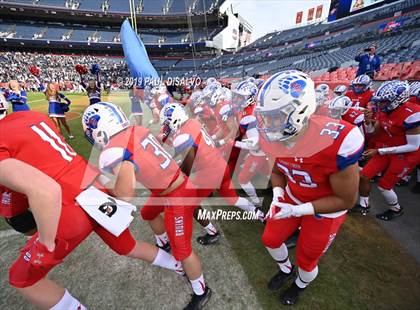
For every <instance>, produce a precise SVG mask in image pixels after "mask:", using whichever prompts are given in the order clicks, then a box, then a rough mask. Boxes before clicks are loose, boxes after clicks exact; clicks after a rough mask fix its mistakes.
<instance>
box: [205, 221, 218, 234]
mask: <svg viewBox="0 0 420 310" xmlns="http://www.w3.org/2000/svg"><path fill="white" fill-rule="evenodd" d="M204 229H205V230H206V232H207V233H208V234H209V235H211V236H213V235H215V234H217V229H216V227H214V226H213V224H212V223H209V224H208V225H207V226H206V227H204Z"/></svg>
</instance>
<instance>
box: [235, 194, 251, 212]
mask: <svg viewBox="0 0 420 310" xmlns="http://www.w3.org/2000/svg"><path fill="white" fill-rule="evenodd" d="M235 207H238V208H239V209H242V210H244V211H251V212H254V211H255V206H254V205H253V204H252V203H251V202H250V201H249V200H248V199H245V198H244V197H239V198H238V200H236V202H235Z"/></svg>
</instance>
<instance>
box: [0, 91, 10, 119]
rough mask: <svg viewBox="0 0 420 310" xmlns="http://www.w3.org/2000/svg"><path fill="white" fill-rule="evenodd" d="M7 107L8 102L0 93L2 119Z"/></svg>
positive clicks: (0, 114) (0, 116) (0, 117)
mask: <svg viewBox="0 0 420 310" xmlns="http://www.w3.org/2000/svg"><path fill="white" fill-rule="evenodd" d="M8 109H9V102H8V101H7V100H6V98H5V97H4V95H3V94H2V93H0V119H3V118H5V117H6V115H7V110H8Z"/></svg>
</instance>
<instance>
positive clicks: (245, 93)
mask: <svg viewBox="0 0 420 310" xmlns="http://www.w3.org/2000/svg"><path fill="white" fill-rule="evenodd" d="M254 81H255V79H254ZM257 93H258V88H257V86H256V85H255V84H254V83H253V82H251V81H249V80H246V81H242V82H240V83H238V84H237V85H236V87H235V88H234V89H233V90H232V103H233V104H234V105H235V106H237V107H241V108H246V107H247V106H249V105H250V104H253V103H254V102H255V97H256V96H257Z"/></svg>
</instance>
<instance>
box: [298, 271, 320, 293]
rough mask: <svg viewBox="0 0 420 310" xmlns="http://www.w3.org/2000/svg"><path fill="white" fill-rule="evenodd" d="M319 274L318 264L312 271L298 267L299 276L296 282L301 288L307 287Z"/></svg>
mask: <svg viewBox="0 0 420 310" xmlns="http://www.w3.org/2000/svg"><path fill="white" fill-rule="evenodd" d="M317 275H318V266H316V267H315V268H314V269H312V271H309V272H308V271H305V270H303V269H301V268H298V276H297V277H296V280H295V283H296V285H297V286H298V287H300V288H305V287H307V286H308V284H309V283H311V282H312V281H313V280H315V278H316V276H317Z"/></svg>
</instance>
